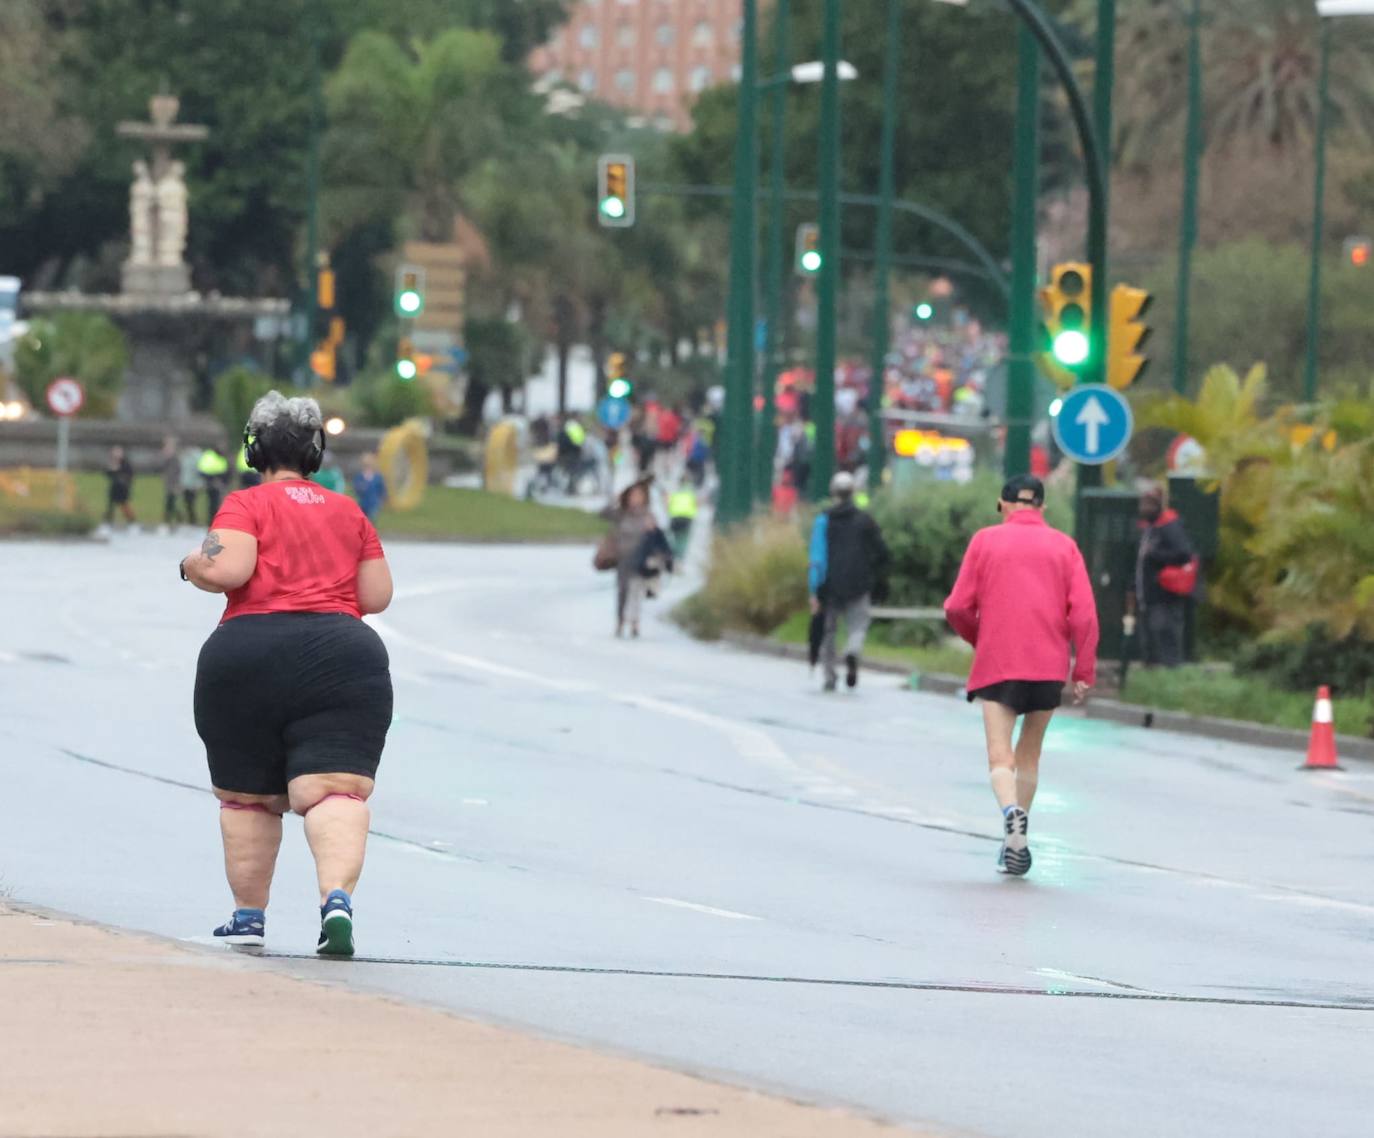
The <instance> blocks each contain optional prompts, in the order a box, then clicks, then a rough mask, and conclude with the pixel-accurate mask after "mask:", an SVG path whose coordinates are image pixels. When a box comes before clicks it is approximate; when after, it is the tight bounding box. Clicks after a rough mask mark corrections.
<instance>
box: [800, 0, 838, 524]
mask: <svg viewBox="0 0 1374 1138" xmlns="http://www.w3.org/2000/svg"><path fill="white" fill-rule="evenodd" d="M821 62H822V67H823V69H824V70H823V78H822V79H821V138H820V144H821V146H820V178H819V182H820V185H819V190H820V219H819V220H820V252H821V271H820V273H819V274H818V275H819V277H820V280H819V281H818V282H817V285H818V288H817V321H816V389H815V395H814V397H813V398H812V401H811V421H812V423H813V424H815V428H816V443H815V454H814V455H813V456H812V460H811V475H810V480H809V483H808V485H807V490H808V492H809V496H810V498H811V499H812V501H817V502H819V501H821V500H822V499H824V498H825V497H826V496H827V495H828V494H829V493H830V478H831V475H832V474H833V473H834V471H835V309H836V297H837V294H838V292H839V287H838V285H839V272H840V264H839V262H840V232H839V230H840V73H839V64H840V0H825V30H824V34H823V36H822V40H821Z"/></svg>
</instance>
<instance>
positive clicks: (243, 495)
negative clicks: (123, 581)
mask: <svg viewBox="0 0 1374 1138" xmlns="http://www.w3.org/2000/svg"><path fill="white" fill-rule="evenodd" d="M210 528H211V529H232V530H239V531H241V532H242V533H251V534H252V535H253V536H254V537H256V538H257V539H258V564H257V567H256V568H255V569H254V570H253V575H252V576H251V577H249V578H248V583H247V584H246V585H244V586H243V587H242V588H238V589H234V590H232V591H231V592H230V593H229V594H228V597H229V603H228V605H227V606H226V607H225V610H224V616H223V617H222V618H221V620H220V623H221V624H223V623H224V621H226V620H232V619H233V618H234V617H236V616H247V615H249V614H252V613H267V612H342V613H348V614H349V615H350V616H356V617H359V618H361V617H362V615H363V614H362V610H361V609H360V608H359V607H358V564H359V562H362V561H372V560H375V559H376V558H378V557H381V556H383V553H382V543H381V541H380V540H379V539H378V537H377V531H376V529H375V528H373V525H372V523H371V522H370V521H368V520H367V517H366V515H364V513H363V512H362V510H361V509H360V508H359V507H358V503H357V502H355V501H354V500H353V499H352V498H347V497H345V496H344V495H342V494H335V493H334V492H333V491H332V490H326V489H325V488H324V487H322V486H318V485H316V484H315V483H314V482H307V481H305V480H304V479H296V478H292V479H288V480H286V481H283V482H264V483H262V484H261V485H259V486H252V487H250V488H249V489H247V490H238V491H236V492H235V493H233V494H230V495H229V497H227V498H225V499H224V504H223V505H222V506H221V507H220V508H219V513H217V514H216V515H215V520H214V523H213V524H212V525H211V527H210Z"/></svg>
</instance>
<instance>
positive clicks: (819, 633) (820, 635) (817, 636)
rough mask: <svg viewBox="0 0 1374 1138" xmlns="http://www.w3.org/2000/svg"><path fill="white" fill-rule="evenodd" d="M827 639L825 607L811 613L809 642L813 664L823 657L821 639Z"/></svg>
mask: <svg viewBox="0 0 1374 1138" xmlns="http://www.w3.org/2000/svg"><path fill="white" fill-rule="evenodd" d="M824 639H825V609H823V608H822V609H820V610H819V611H818V612H814V613H812V614H811V628H810V630H809V631H808V633H807V644H808V645H809V647H810V649H811V666H812V667H813V668H814V667H815V666H816V661H817V660H819V659H820V658H821V641H822V640H824Z"/></svg>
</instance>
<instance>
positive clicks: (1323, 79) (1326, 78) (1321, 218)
mask: <svg viewBox="0 0 1374 1138" xmlns="http://www.w3.org/2000/svg"><path fill="white" fill-rule="evenodd" d="M1318 19H1319V21H1320V23H1321V72H1320V77H1319V78H1318V80H1317V160H1316V168H1317V173H1316V185H1315V186H1314V187H1313V201H1312V269H1311V273H1310V275H1309V278H1308V283H1307V365H1306V367H1305V368H1304V369H1303V381H1302V397H1303V400H1304V402H1307V403H1312V402H1314V401H1315V400H1316V398H1317V344H1318V342H1319V341H1320V339H1321V320H1322V242H1323V239H1324V237H1325V229H1326V225H1325V222H1326V211H1325V209H1324V208H1323V207H1324V205H1325V201H1326V121H1327V104H1328V102H1329V101H1330V100H1329V99H1328V98H1327V89H1328V85H1329V83H1330V80H1331V20H1330V19H1328V18H1325V17H1318Z"/></svg>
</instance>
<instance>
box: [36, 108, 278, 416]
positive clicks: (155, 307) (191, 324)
mask: <svg viewBox="0 0 1374 1138" xmlns="http://www.w3.org/2000/svg"><path fill="white" fill-rule="evenodd" d="M179 109H180V101H179V100H178V99H177V98H176V96H174V95H167V94H159V95H154V96H153V97H152V99H151V100H150V101H149V121H148V122H124V123H120V124H119V126H118V128H117V130H118V133H119V135H120V137H122V138H129V139H133V140H135V141H138V142H140V143H143V144H145V145H146V146H147V148H148V152H147V154H146V156H144V157H140V158H139V159H137V160H136V161H135V162H134V163H133V181H132V183H131V185H130V187H129V257H128V260H126V261H125V262H124V264H123V266H122V269H121V273H120V278H121V279H120V289H121V290H120V292H119V293H118V294H93V293H83V292H79V291H76V290H70V291H65V292H29V293H24V294H23V305H24V307H25V309H26V310H27V311H28V312H30V313H51V312H103V313H105V314H106V315H107V316H109V317H110V318H111V319H112V320H114V321H115V322H116V323H117V324H118V325H119V326H120V327H121V328H122V329H123V330H124V333H125V336H126V337H127V339H128V343H129V363H128V368H127V370H126V373H125V383H124V392H123V395H122V396H121V397H120V402H119V412H118V413H119V418H120V419H123V420H131V421H162V422H168V423H175V422H181V421H184V420H186V419H187V418H189V417H190V414H191V395H192V391H193V388H194V386H195V381H196V374H197V367H198V366H199V363H200V361H202V360H203V359H205V358H207V357H209V356H213V355H221V356H227V355H231V354H237V355H241V354H243V353H244V352H245V351H247V350H248V349H250V348H251V347H252V344H253V340H254V337H255V333H256V335H257V338H259V339H263V338H268V337H266V336H263V335H262V332H263V331H264V330H267V331H268V332H270V333H272V334H273V338H275V336H279V335H281V333H282V331H283V330H284V325H285V322H286V318H287V317H288V316H289V314H290V304H289V303H288V302H287V301H285V300H278V299H273V298H264V297H258V298H249V297H229V296H221V295H219V294H218V293H212V294H211V295H209V296H202V295H201V294H200V293H198V292H196V291H194V290H193V289H192V287H191V270H190V267H189V266H188V265H187V264H186V260H185V253H186V235H187V231H188V228H189V220H190V218H189V208H188V195H187V192H186V178H185V174H186V166H185V164H184V163H183V162H179V161H177V160H175V159H174V158H173V156H172V147H173V146H174V145H178V144H183V143H193V142H200V141H202V140H204V139H205V138H206V137H208V135H209V131H208V130H207V129H206V128H205V127H203V126H200V125H198V124H195V123H180V122H177V121H176V118H177V112H178V110H179Z"/></svg>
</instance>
